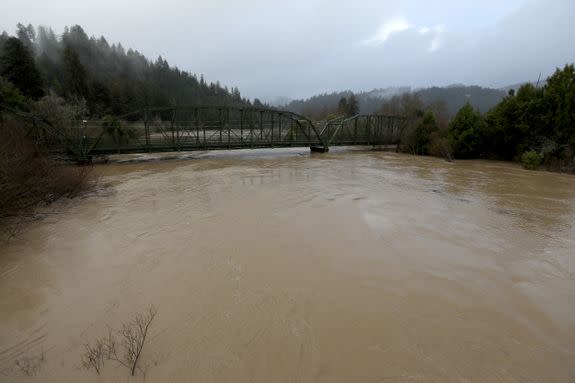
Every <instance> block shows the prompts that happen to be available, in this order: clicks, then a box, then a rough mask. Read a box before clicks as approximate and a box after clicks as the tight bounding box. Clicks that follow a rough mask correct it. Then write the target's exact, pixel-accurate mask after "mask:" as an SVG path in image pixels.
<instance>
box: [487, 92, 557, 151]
mask: <svg viewBox="0 0 575 383" xmlns="http://www.w3.org/2000/svg"><path fill="white" fill-rule="evenodd" d="M543 96H544V94H543V90H542V89H540V88H536V87H534V86H533V85H531V84H525V85H523V86H521V87H520V88H519V90H518V91H517V92H510V95H509V96H508V97H506V98H505V99H503V101H502V102H501V103H499V105H497V106H496V107H495V108H493V110H491V111H490V112H489V113H488V115H487V118H486V119H487V123H488V132H487V136H488V141H489V144H490V146H489V147H488V148H485V149H486V151H487V152H489V153H490V155H491V156H492V157H496V158H501V159H506V160H512V159H514V158H516V157H517V156H518V155H519V154H521V153H523V152H524V151H526V150H527V149H528V148H531V147H539V146H540V145H541V143H542V142H543V140H544V137H545V136H546V124H545V123H544V114H545V110H546V107H545V100H544V97H543Z"/></svg>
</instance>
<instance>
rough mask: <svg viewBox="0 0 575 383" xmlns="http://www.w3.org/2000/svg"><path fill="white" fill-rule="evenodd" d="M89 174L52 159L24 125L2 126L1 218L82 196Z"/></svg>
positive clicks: (86, 171) (85, 169) (8, 122)
mask: <svg viewBox="0 0 575 383" xmlns="http://www.w3.org/2000/svg"><path fill="white" fill-rule="evenodd" d="M88 171H89V168H88V167H75V166H69V165H63V164H61V163H59V162H58V161H56V160H55V159H53V158H52V157H51V156H50V155H49V154H48V153H45V152H44V151H42V150H41V149H40V148H39V147H38V146H36V145H35V144H34V143H33V142H32V141H31V140H30V139H29V138H28V137H27V136H26V134H25V129H24V126H23V125H22V124H21V123H19V122H16V121H5V122H2V123H0V219H2V218H6V217H13V216H18V215H21V214H22V213H24V212H26V211H27V210H28V209H30V208H32V207H34V206H35V205H37V204H39V203H50V202H53V201H55V200H57V199H59V198H61V197H66V196H68V197H69V196H73V195H75V194H77V193H79V192H80V191H81V190H83V189H84V188H85V187H86V186H87V181H88V177H87V176H88Z"/></svg>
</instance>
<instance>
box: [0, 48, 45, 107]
mask: <svg viewBox="0 0 575 383" xmlns="http://www.w3.org/2000/svg"><path fill="white" fill-rule="evenodd" d="M0 75H1V76H2V77H4V78H5V79H6V80H8V81H10V82H11V83H13V84H14V85H15V86H16V87H17V88H18V89H20V91H21V92H22V94H24V95H25V96H27V97H31V98H33V99H38V98H40V97H42V96H43V95H44V90H43V88H42V78H41V76H40V72H39V71H38V69H37V68H36V64H35V62H34V58H33V57H32V53H31V52H30V50H29V49H28V48H26V46H25V45H24V44H23V43H22V41H20V40H19V39H18V38H16V37H10V38H9V39H8V40H6V42H5V44H4V49H3V53H2V57H0Z"/></svg>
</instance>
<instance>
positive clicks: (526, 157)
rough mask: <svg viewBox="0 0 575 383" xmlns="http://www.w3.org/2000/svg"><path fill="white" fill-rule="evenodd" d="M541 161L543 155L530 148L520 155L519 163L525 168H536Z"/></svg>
mask: <svg viewBox="0 0 575 383" xmlns="http://www.w3.org/2000/svg"><path fill="white" fill-rule="evenodd" d="M542 162H543V156H542V155H541V154H539V153H537V152H536V151H535V150H530V151H527V152H525V153H523V154H522V155H521V164H522V165H523V167H524V168H525V169H530V170H536V169H537V168H538V167H539V166H540V165H541V163H542Z"/></svg>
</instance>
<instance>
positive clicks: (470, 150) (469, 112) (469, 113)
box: [449, 103, 485, 158]
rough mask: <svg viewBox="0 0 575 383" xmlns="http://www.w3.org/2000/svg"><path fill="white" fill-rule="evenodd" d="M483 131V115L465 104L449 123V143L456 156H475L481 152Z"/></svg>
mask: <svg viewBox="0 0 575 383" xmlns="http://www.w3.org/2000/svg"><path fill="white" fill-rule="evenodd" d="M484 132H485V121H484V120H483V117H481V115H480V114H479V112H476V111H475V110H473V107H472V106H471V104H469V103H467V104H465V105H464V106H463V107H462V108H461V109H460V110H459V112H457V114H456V115H455V118H454V119H453V120H452V121H451V123H450V124H449V144H450V145H451V148H452V150H453V153H454V154H455V156H456V157H459V158H477V157H479V155H480V154H481V152H480V150H481V145H482V138H483V134H484Z"/></svg>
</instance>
